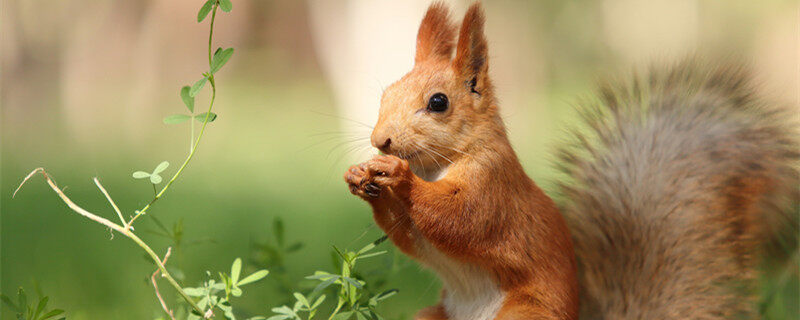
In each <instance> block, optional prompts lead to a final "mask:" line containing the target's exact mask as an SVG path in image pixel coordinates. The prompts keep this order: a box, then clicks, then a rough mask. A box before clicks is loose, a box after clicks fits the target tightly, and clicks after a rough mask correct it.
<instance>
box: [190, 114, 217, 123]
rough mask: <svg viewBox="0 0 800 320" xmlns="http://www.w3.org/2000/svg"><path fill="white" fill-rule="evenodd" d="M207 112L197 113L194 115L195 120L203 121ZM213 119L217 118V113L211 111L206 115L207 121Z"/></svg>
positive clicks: (212, 120)
mask: <svg viewBox="0 0 800 320" xmlns="http://www.w3.org/2000/svg"><path fill="white" fill-rule="evenodd" d="M207 113H208V112H203V113H201V114H198V115H196V116H194V118H195V119H196V120H197V121H200V122H204V121H206V114H207ZM214 120H217V114H216V113H213V112H211V113H210V114H209V116H208V122H214Z"/></svg>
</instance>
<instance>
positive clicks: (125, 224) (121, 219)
mask: <svg viewBox="0 0 800 320" xmlns="http://www.w3.org/2000/svg"><path fill="white" fill-rule="evenodd" d="M94 184H96V185H97V188H98V189H100V191H101V192H103V195H104V196H106V199H108V203H110V204H111V206H112V207H114V211H116V212H117V216H119V221H121V222H122V225H123V226H127V225H128V223H127V222H125V218H123V217H122V212H121V211H119V207H117V204H116V203H114V200H113V199H111V196H110V195H109V194H108V191H106V188H103V185H102V184H100V180H99V179H97V178H96V177H95V178H94ZM20 186H21V185H20ZM131 228H132V227H131Z"/></svg>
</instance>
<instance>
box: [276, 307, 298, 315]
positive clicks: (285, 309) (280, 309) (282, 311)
mask: <svg viewBox="0 0 800 320" xmlns="http://www.w3.org/2000/svg"><path fill="white" fill-rule="evenodd" d="M272 312H275V313H280V314H286V315H294V310H292V309H291V308H289V307H287V306H280V307H277V308H272Z"/></svg>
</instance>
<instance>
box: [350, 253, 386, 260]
mask: <svg viewBox="0 0 800 320" xmlns="http://www.w3.org/2000/svg"><path fill="white" fill-rule="evenodd" d="M386 252H387V251H378V252H373V253H368V254H365V255H359V256H358V257H357V258H356V259H365V258H370V257H374V256H379V255H382V254H384V253H386Z"/></svg>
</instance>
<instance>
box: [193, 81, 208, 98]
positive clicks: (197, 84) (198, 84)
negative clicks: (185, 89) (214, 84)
mask: <svg viewBox="0 0 800 320" xmlns="http://www.w3.org/2000/svg"><path fill="white" fill-rule="evenodd" d="M207 81H208V77H206V76H203V78H202V79H200V80H197V82H195V83H194V84H193V85H192V88H191V89H189V96H190V97H192V98H194V97H195V96H196V95H197V93H199V92H200V90H202V89H203V87H204V86H205V85H206V82H207Z"/></svg>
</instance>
